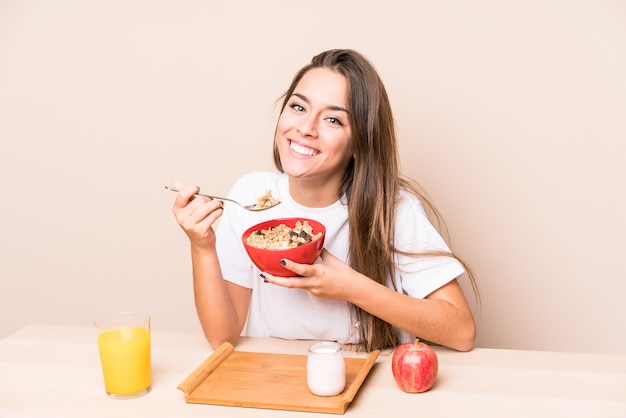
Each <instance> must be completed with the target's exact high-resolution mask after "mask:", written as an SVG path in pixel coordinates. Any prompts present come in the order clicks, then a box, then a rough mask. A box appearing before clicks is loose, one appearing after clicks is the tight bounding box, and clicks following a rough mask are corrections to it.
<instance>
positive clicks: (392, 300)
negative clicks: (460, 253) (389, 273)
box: [350, 273, 475, 351]
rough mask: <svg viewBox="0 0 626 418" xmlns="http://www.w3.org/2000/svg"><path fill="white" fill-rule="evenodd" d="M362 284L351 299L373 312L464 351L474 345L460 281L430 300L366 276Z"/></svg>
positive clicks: (473, 325)
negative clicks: (408, 294) (406, 293)
mask: <svg viewBox="0 0 626 418" xmlns="http://www.w3.org/2000/svg"><path fill="white" fill-rule="evenodd" d="M357 274H358V273H357ZM358 283H359V284H358V285H357V286H355V287H354V288H353V291H352V292H351V297H350V302H351V303H353V304H355V305H357V306H359V307H360V308H362V309H363V310H365V311H367V312H369V313H370V314H372V315H375V316H377V317H379V318H381V319H382V320H384V321H386V322H389V323H390V324H392V325H394V326H395V327H397V328H400V329H402V330H404V331H406V332H408V333H410V334H412V335H416V336H418V337H419V338H422V339H424V340H427V341H431V342H433V343H437V344H441V345H444V346H446V347H450V348H453V349H456V350H460V351H468V350H470V349H471V348H472V347H473V345H474V339H475V324H474V319H473V316H472V313H471V310H470V308H469V306H467V304H466V303H465V299H464V297H463V295H462V290H461V289H460V287H459V286H458V283H457V282H456V281H453V282H451V283H449V284H447V285H444V286H443V287H442V288H441V289H438V290H437V291H435V292H433V294H431V295H429V296H428V297H427V298H426V299H418V298H414V297H410V296H407V295H404V294H401V293H398V292H396V291H395V290H393V289H390V288H388V287H386V286H383V285H381V284H379V283H376V282H374V281H373V280H370V279H368V278H366V277H364V276H361V279H360V280H358Z"/></svg>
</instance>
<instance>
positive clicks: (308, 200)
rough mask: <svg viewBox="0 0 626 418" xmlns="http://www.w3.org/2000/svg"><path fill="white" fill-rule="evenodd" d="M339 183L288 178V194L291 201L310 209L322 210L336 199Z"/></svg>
mask: <svg viewBox="0 0 626 418" xmlns="http://www.w3.org/2000/svg"><path fill="white" fill-rule="evenodd" d="M338 189H339V183H337V182H335V181H328V179H326V180H324V181H315V180H314V179H299V178H295V177H289V193H290V194H291V197H292V198H293V200H295V201H296V202H298V203H299V204H301V205H303V206H307V207H310V208H323V207H326V206H330V205H332V204H333V203H335V202H336V201H337V199H338V197H337V190H338Z"/></svg>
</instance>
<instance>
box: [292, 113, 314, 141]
mask: <svg viewBox="0 0 626 418" xmlns="http://www.w3.org/2000/svg"><path fill="white" fill-rule="evenodd" d="M297 129H298V133H299V134H300V135H302V136H317V119H316V118H315V116H314V115H311V114H309V115H306V116H303V117H302V119H301V120H300V123H299V124H298V128H297Z"/></svg>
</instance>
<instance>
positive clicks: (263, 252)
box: [241, 218, 326, 277]
mask: <svg viewBox="0 0 626 418" xmlns="http://www.w3.org/2000/svg"><path fill="white" fill-rule="evenodd" d="M297 221H300V222H304V221H307V222H308V223H309V225H311V227H312V228H313V234H317V233H319V232H321V233H322V236H321V237H319V238H318V239H316V240H315V241H312V242H309V243H307V244H304V245H301V246H299V247H295V248H285V249H276V250H272V249H264V248H258V247H254V246H252V245H249V244H248V243H247V242H246V239H247V238H248V236H249V235H250V234H252V233H253V232H254V231H259V230H261V229H269V228H271V227H272V226H278V225H280V224H285V225H286V226H288V227H290V228H295V226H296V222H297ZM325 237H326V228H325V227H324V225H322V224H321V223H319V222H317V221H314V220H313V219H307V218H281V219H273V220H271V221H265V222H261V223H260V224H256V225H254V226H252V227H250V228H248V229H247V230H246V232H244V233H243V235H242V236H241V239H242V241H243V246H244V247H245V249H246V252H247V253H248V256H249V257H250V260H252V262H253V263H254V265H255V266H257V267H258V268H259V269H260V270H261V271H265V272H267V273H270V274H272V275H274V276H281V277H293V276H296V273H294V272H292V271H290V270H287V269H286V268H284V267H283V266H281V265H280V260H281V259H283V258H286V259H288V260H292V261H295V262H296V263H299V264H313V262H314V261H315V260H316V259H317V258H318V257H319V256H320V254H321V253H322V248H323V247H324V238H325Z"/></svg>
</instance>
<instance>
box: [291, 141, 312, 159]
mask: <svg viewBox="0 0 626 418" xmlns="http://www.w3.org/2000/svg"><path fill="white" fill-rule="evenodd" d="M289 146H290V147H291V149H292V150H294V151H295V152H297V153H298V154H302V155H306V156H308V157H312V156H313V155H315V154H317V151H315V150H314V149H311V148H307V147H303V146H302V145H300V144H296V143H295V142H293V141H291V143H290V144H289Z"/></svg>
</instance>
